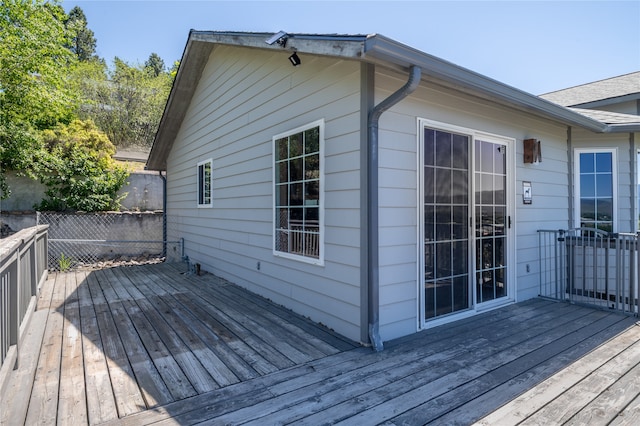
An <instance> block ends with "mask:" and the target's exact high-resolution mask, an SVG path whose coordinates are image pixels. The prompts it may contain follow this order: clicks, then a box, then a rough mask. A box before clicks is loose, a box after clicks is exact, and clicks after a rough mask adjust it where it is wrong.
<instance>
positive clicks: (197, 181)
mask: <svg viewBox="0 0 640 426" xmlns="http://www.w3.org/2000/svg"><path fill="white" fill-rule="evenodd" d="M207 163H209V164H210V165H211V176H210V177H209V193H210V194H209V202H208V203H204V204H200V189H201V188H200V186H201V182H200V166H202V165H204V164H207ZM203 190H204V189H203ZM196 205H197V206H198V208H199V209H202V208H205V209H206V208H212V207H213V159H212V158H208V159H206V160H203V161H200V162H199V163H198V164H197V165H196Z"/></svg>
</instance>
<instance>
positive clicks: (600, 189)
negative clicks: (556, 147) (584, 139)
mask: <svg viewBox="0 0 640 426" xmlns="http://www.w3.org/2000/svg"><path fill="white" fill-rule="evenodd" d="M575 163H576V180H575V182H576V203H575V206H576V209H575V210H576V224H577V225H578V226H580V227H586V228H597V229H601V230H603V231H607V232H613V231H615V230H616V220H617V218H616V217H615V216H616V208H617V207H616V206H617V202H616V198H617V197H616V193H617V178H616V176H617V173H616V151H615V149H576V151H575Z"/></svg>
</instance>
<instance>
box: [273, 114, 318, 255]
mask: <svg viewBox="0 0 640 426" xmlns="http://www.w3.org/2000/svg"><path fill="white" fill-rule="evenodd" d="M323 133H324V125H323V122H322V121H318V122H315V123H312V124H310V125H308V126H304V127H301V128H298V129H295V130H292V131H291V132H287V133H284V134H280V135H277V136H275V137H274V138H273V152H274V156H273V157H274V182H275V188H274V191H275V192H274V253H275V254H276V255H283V256H285V257H293V258H298V259H301V260H307V261H310V262H312V263H321V262H322V218H323V210H322V209H323V199H322V198H323V196H322V188H323V182H322V179H323V159H322V157H323V150H324V148H323Z"/></svg>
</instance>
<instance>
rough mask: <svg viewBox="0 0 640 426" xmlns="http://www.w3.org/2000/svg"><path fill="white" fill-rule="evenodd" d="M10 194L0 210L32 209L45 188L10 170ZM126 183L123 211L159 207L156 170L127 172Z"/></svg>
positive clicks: (159, 190)
mask: <svg viewBox="0 0 640 426" xmlns="http://www.w3.org/2000/svg"><path fill="white" fill-rule="evenodd" d="M7 181H8V183H9V187H10V188H11V196H10V197H9V198H7V199H6V200H2V201H0V211H28V210H33V206H34V205H35V204H38V203H40V201H41V200H42V199H43V198H44V192H45V190H46V187H45V186H44V185H42V184H41V183H40V182H38V181H35V180H33V179H29V178H26V177H23V176H16V175H15V174H14V173H11V172H9V173H7ZM128 182H129V184H128V185H125V186H124V187H122V189H120V191H119V194H125V193H126V194H127V197H126V198H125V199H123V200H122V201H121V209H122V210H123V211H147V210H162V197H163V195H162V177H160V176H159V175H158V173H157V172H146V171H142V172H135V173H131V175H129V179H128Z"/></svg>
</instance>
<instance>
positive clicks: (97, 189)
mask: <svg viewBox="0 0 640 426" xmlns="http://www.w3.org/2000/svg"><path fill="white" fill-rule="evenodd" d="M43 138H44V142H45V144H46V148H47V153H48V156H47V161H46V164H47V167H46V170H44V171H43V173H41V178H40V179H41V181H42V183H44V184H45V185H46V186H47V190H46V191H45V194H46V196H47V198H46V199H44V200H43V201H42V202H41V203H40V205H38V206H36V207H37V208H38V209H40V210H55V211H64V210H81V211H88V212H93V211H104V210H117V209H119V207H120V200H121V199H122V197H119V196H118V191H119V190H120V188H121V187H122V186H123V185H124V184H125V183H126V180H127V178H128V176H129V174H128V173H127V171H126V170H125V168H124V167H122V166H118V165H117V164H116V162H115V160H114V159H113V155H114V154H115V152H116V149H115V147H114V145H113V144H112V143H111V142H110V141H109V138H107V136H106V135H105V134H104V133H103V132H101V131H100V130H99V129H98V128H97V127H96V126H95V125H94V124H93V122H91V121H80V120H73V121H72V122H71V123H69V124H68V125H64V124H60V125H58V126H56V127H55V128H54V129H51V130H45V131H43Z"/></svg>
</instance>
